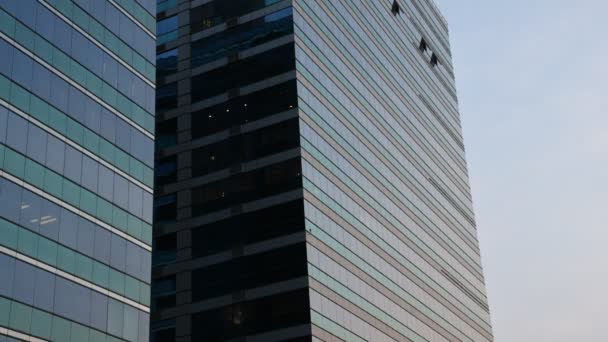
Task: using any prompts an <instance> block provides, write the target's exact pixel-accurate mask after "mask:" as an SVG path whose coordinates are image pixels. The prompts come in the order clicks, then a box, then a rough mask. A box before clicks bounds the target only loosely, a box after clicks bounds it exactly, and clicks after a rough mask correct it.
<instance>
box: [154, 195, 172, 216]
mask: <svg viewBox="0 0 608 342" xmlns="http://www.w3.org/2000/svg"><path fill="white" fill-rule="evenodd" d="M176 217H177V195H175V194H171V195H167V196H161V197H157V198H155V199H154V220H155V222H162V221H169V220H175V218H176Z"/></svg>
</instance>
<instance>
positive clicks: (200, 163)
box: [192, 118, 300, 177]
mask: <svg viewBox="0 0 608 342" xmlns="http://www.w3.org/2000/svg"><path fill="white" fill-rule="evenodd" d="M299 143H300V134H299V130H298V119H297V118H296V119H292V120H288V121H284V122H281V123H278V124H276V125H272V126H269V127H265V128H262V129H259V130H256V131H253V132H251V133H246V134H240V135H235V136H232V137H230V138H229V139H226V140H223V141H220V142H218V143H215V144H211V145H207V146H204V147H200V148H197V149H195V150H193V151H192V176H193V177H196V176H201V175H204V174H208V173H211V172H214V171H218V170H221V169H224V168H227V167H230V166H231V165H233V164H235V163H239V162H247V161H251V160H254V159H258V158H262V157H265V156H268V155H271V154H275V153H279V152H282V151H285V150H288V149H292V148H295V147H298V146H299Z"/></svg>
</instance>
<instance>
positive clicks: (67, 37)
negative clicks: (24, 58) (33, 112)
mask: <svg viewBox="0 0 608 342" xmlns="http://www.w3.org/2000/svg"><path fill="white" fill-rule="evenodd" d="M0 16H1V17H2V20H3V21H4V25H3V28H2V32H3V33H5V34H6V35H8V36H9V37H11V38H13V39H16V40H17V41H18V43H19V44H21V45H22V46H24V47H25V48H27V49H29V50H30V51H31V52H32V53H34V54H36V55H38V57H40V58H41V59H43V60H45V61H46V62H48V63H49V64H51V65H54V66H55V67H56V68H59V69H61V67H62V66H64V65H66V66H69V68H71V69H72V70H74V72H72V74H70V73H68V72H64V70H61V71H62V72H64V73H65V74H66V75H68V76H70V77H71V78H72V79H74V80H75V81H80V80H87V79H88V80H89V85H93V84H99V85H100V86H101V84H102V83H106V82H107V86H110V87H113V88H115V89H117V90H118V91H120V92H121V93H122V94H124V95H125V96H126V98H127V99H129V100H128V101H131V99H133V101H135V102H136V103H137V105H139V106H140V107H142V108H146V110H147V111H148V112H149V113H153V112H154V111H153V108H151V105H152V104H153V101H152V98H151V95H152V94H153V89H152V87H150V86H149V85H148V84H146V83H145V82H144V81H143V80H142V79H140V78H139V77H137V76H136V75H135V74H134V73H132V72H131V71H129V70H128V69H127V68H125V67H124V66H123V65H122V64H120V63H118V62H117V61H116V60H115V59H114V58H112V57H111V56H110V55H109V54H107V53H106V52H105V51H103V50H102V49H101V48H99V47H98V46H97V45H95V44H93V43H92V42H91V41H89V40H88V39H87V38H86V37H85V36H83V35H82V34H81V33H80V32H78V31H77V30H75V29H73V28H72V27H71V26H69V25H67V24H66V23H65V22H64V21H63V20H61V19H59V18H58V17H56V16H54V15H53V14H52V13H51V12H50V11H49V10H48V9H46V7H44V6H41V7H40V10H39V13H38V15H37V16H36V18H37V20H36V22H35V23H32V24H31V25H27V24H25V25H24V24H23V23H22V22H23V19H24V18H18V17H17V19H18V20H21V22H19V21H17V20H15V19H14V18H13V17H12V16H10V15H9V14H8V13H6V12H5V11H3V10H0ZM55 26H57V28H55ZM17 38H18V39H17ZM71 64H74V65H71ZM81 65H82V66H81ZM83 66H84V68H86V69H84V68H83ZM64 69H66V70H67V69H68V67H65V68H64ZM89 70H90V71H89ZM84 83H86V81H85V82H84ZM84 83H83V82H81V85H83V86H86V84H84ZM91 88H92V90H95V89H94V88H93V87H91ZM142 110H143V109H142Z"/></svg>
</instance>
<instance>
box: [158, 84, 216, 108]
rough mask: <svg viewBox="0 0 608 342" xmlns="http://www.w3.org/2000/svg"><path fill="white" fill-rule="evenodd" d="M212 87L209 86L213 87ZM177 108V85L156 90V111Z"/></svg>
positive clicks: (169, 85)
mask: <svg viewBox="0 0 608 342" xmlns="http://www.w3.org/2000/svg"><path fill="white" fill-rule="evenodd" d="M211 86H212V85H209V87H211ZM175 107H177V83H171V84H167V85H165V86H162V87H160V88H157V89H156V109H157V110H169V109H173V108H175Z"/></svg>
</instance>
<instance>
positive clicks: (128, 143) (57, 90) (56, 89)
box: [0, 40, 154, 166]
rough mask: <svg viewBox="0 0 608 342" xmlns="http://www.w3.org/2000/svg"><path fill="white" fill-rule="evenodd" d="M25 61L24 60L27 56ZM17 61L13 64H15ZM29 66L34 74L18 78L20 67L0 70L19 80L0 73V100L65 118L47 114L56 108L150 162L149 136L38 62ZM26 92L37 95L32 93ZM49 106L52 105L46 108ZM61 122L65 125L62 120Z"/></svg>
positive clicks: (17, 56)
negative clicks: (30, 76) (26, 77)
mask: <svg viewBox="0 0 608 342" xmlns="http://www.w3.org/2000/svg"><path fill="white" fill-rule="evenodd" d="M3 43H4V42H3V41H1V40H0V52H5V51H6V50H4V49H3V47H4V46H3ZM21 57H23V58H24V59H25V58H26V57H25V55H23V54H22V53H21V52H19V51H15V61H17V60H22V59H21ZM25 60H26V61H27V59H25ZM17 64H18V63H15V66H17ZM24 67H28V65H26V64H24ZM29 67H30V68H31V69H33V71H34V73H35V74H36V77H32V78H30V79H23V78H21V77H19V71H20V70H21V68H19V67H15V68H12V70H11V69H8V70H1V69H0V72H2V73H4V72H5V71H6V74H5V75H6V76H8V77H11V78H12V79H14V80H15V81H17V82H22V83H20V84H19V85H18V84H17V83H15V82H12V81H11V80H9V79H8V78H6V77H4V76H3V75H0V87H1V88H0V89H1V90H2V92H1V93H0V97H1V98H2V99H4V100H6V101H9V102H10V103H11V104H13V105H14V106H16V107H18V108H19V109H21V110H23V111H24V112H27V113H30V112H34V111H36V110H38V111H42V110H43V109H44V110H46V112H44V111H42V112H39V113H38V114H39V115H38V116H42V117H44V116H48V117H50V116H51V114H53V115H54V116H55V117H57V118H58V119H61V121H67V120H66V118H67V117H66V116H65V115H62V114H61V113H50V112H51V111H54V112H57V110H59V111H61V112H62V113H65V114H67V115H68V116H69V117H71V118H72V119H74V120H75V121H77V122H79V123H80V124H82V125H83V126H84V127H86V128H88V129H90V130H92V131H93V132H95V133H97V134H99V135H101V136H102V137H104V138H105V139H106V140H108V141H109V142H111V143H113V144H116V145H117V146H118V147H120V148H121V149H122V150H124V151H127V152H128V153H129V154H131V155H132V156H134V157H135V158H137V159H139V160H141V161H143V162H144V163H145V164H147V165H149V166H152V165H153V158H154V157H153V156H154V151H153V150H154V147H153V146H154V143H153V141H152V139H150V138H148V137H147V136H145V135H144V134H142V133H141V132H140V131H139V130H137V129H136V128H134V127H133V126H131V125H129V124H128V123H127V122H125V121H124V120H122V119H120V118H118V117H117V116H116V115H114V114H113V113H111V112H109V111H108V110H106V109H105V108H104V107H102V106H101V105H99V104H98V103H97V102H95V101H93V100H92V99H91V98H89V97H87V96H86V95H84V94H83V93H82V92H80V91H79V90H78V89H76V88H74V87H72V86H71V85H69V84H68V83H66V82H65V81H63V80H62V79H61V78H60V77H58V76H56V75H55V74H52V73H50V72H49V71H48V70H46V69H45V68H44V67H42V66H41V65H40V64H38V63H34V64H33V65H29ZM11 75H12V76H11ZM30 92H31V93H33V94H36V95H38V96H35V95H34V96H32V95H31V94H30ZM34 97H35V99H34ZM45 102H46V103H45ZM49 105H50V106H53V107H55V108H50V106H49ZM42 107H43V108H42ZM59 117H61V118H59ZM152 120H154V118H152ZM63 124H64V125H65V123H63Z"/></svg>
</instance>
